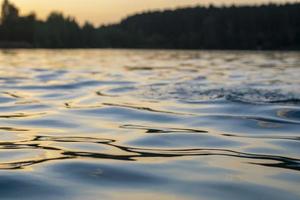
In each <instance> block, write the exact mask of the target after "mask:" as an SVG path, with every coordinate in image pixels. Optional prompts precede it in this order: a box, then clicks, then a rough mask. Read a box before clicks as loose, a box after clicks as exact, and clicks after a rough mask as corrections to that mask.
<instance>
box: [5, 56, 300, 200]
mask: <svg viewBox="0 0 300 200" xmlns="http://www.w3.org/2000/svg"><path fill="white" fill-rule="evenodd" d="M0 199H5V200H11V199H12V200H16V199H25V200H27V199H28V200H29V199H30V200H40V199H43V200H48V199H51V200H52V199H53V200H60V199H72V200H73V199H74V200H82V199H85V200H96V199H108V200H110V199H113V200H114V199H134V200H135V199H136V200H140V199H142V200H148V199H149V200H153V199H159V200H177V199H184V200H190V199H191V200H192V199H195V200H219V199H220V200H221V199H222V200H224V199H226V200H232V199H239V200H253V199H272V200H277V199H278V200H282V199H284V200H298V199H300V53H295V52H226V51H224V52H221V51H220V52H219V51H211V52H208V51H146V50H140V51H139V50H6V51H4V50H3V51H1V52H0Z"/></svg>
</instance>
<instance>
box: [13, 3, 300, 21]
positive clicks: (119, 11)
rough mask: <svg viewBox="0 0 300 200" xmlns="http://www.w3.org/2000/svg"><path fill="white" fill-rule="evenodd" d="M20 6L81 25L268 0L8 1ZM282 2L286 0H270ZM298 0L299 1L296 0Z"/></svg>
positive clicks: (39, 16)
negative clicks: (159, 11)
mask: <svg viewBox="0 0 300 200" xmlns="http://www.w3.org/2000/svg"><path fill="white" fill-rule="evenodd" d="M10 1H11V2H13V3H14V4H16V5H17V7H18V8H19V9H21V14H28V13H29V12H31V11H34V12H35V13H36V14H37V16H38V18H41V19H45V18H46V16H47V15H48V14H49V13H50V12H51V11H61V12H63V13H64V14H66V15H70V16H73V17H75V18H76V19H77V20H78V21H79V22H80V23H81V24H82V23H83V22H85V21H90V22H92V23H93V24H95V25H101V24H109V23H115V22H119V21H120V20H121V19H123V18H125V17H126V16H128V15H131V14H134V13H138V12H142V11H147V10H157V9H168V8H176V7H184V6H193V5H208V4H210V3H214V4H219V5H220V4H232V3H235V4H247V3H254V4H259V3H264V2H268V0H10ZM272 1H273V2H284V1H287V0H272ZM296 1H299V2H300V0H296Z"/></svg>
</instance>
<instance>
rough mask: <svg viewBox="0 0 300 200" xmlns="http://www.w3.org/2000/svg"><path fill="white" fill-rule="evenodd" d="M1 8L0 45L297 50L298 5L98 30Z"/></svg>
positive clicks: (169, 17) (195, 11)
mask: <svg viewBox="0 0 300 200" xmlns="http://www.w3.org/2000/svg"><path fill="white" fill-rule="evenodd" d="M2 10H3V11H2V20H1V26H0V47H9V48H12V47H32V48H166V49H266V50H267V49H270V50H272V49H278V50H300V3H294V4H285V5H275V4H269V5H262V6H240V7H236V6H231V7H214V6H210V7H193V8H181V9H176V10H165V11H153V12H146V13H141V14H136V15H133V16H130V17H127V18H126V19H124V20H122V21H121V22H120V23H119V24H112V25H106V26H101V27H94V26H93V25H92V24H90V23H85V24H84V25H83V26H79V25H78V23H77V22H76V20H75V19H74V18H72V17H65V16H64V15H63V14H61V13H56V12H53V13H51V14H50V15H49V17H48V18H47V19H46V20H45V21H40V20H37V19H36V17H35V14H30V15H28V16H22V17H20V16H19V14H18V9H17V8H16V7H15V6H14V5H12V4H10V3H9V2H8V1H7V0H5V1H4V3H3V7H2Z"/></svg>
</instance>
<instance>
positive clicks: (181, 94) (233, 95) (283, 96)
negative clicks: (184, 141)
mask: <svg viewBox="0 0 300 200" xmlns="http://www.w3.org/2000/svg"><path fill="white" fill-rule="evenodd" d="M146 90H148V91H145V92H144V93H143V94H144V95H145V96H147V97H148V98H151V97H152V98H159V99H172V98H175V99H180V100H183V101H185V100H186V99H188V100H187V101H190V102H192V101H195V100H196V101H207V100H222V99H223V100H228V101H232V102H242V103H253V104H264V103H266V104H291V105H295V104H297V105H298V104H300V94H297V93H295V92H293V93H292V92H285V91H283V90H268V89H255V88H239V87H235V88H225V87H224V88H213V89H205V88H204V89H202V87H199V88H197V87H193V86H182V87H175V88H174V87H170V86H168V87H156V88H152V87H150V88H148V89H146Z"/></svg>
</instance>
